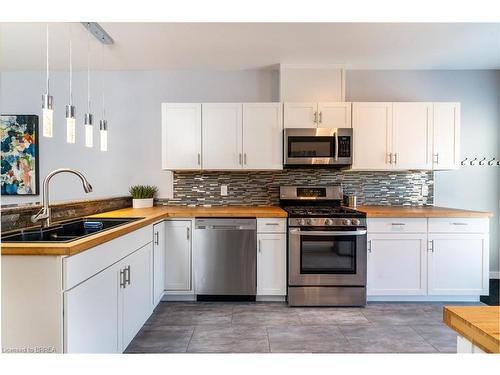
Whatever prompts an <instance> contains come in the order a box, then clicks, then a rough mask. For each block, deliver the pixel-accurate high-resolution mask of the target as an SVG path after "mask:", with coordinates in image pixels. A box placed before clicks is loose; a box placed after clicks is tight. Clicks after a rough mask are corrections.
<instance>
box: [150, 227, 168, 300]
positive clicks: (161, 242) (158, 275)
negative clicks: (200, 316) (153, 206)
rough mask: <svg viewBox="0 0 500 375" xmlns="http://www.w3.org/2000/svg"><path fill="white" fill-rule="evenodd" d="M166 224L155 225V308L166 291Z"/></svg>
mask: <svg viewBox="0 0 500 375" xmlns="http://www.w3.org/2000/svg"><path fill="white" fill-rule="evenodd" d="M165 246H166V242H165V222H161V223H158V224H155V225H153V306H156V305H157V304H158V303H159V302H160V301H161V298H162V296H163V292H164V291H165Z"/></svg>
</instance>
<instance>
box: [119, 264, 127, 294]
mask: <svg viewBox="0 0 500 375" xmlns="http://www.w3.org/2000/svg"><path fill="white" fill-rule="evenodd" d="M126 287H127V283H126V281H125V268H124V269H122V270H120V288H124V289H125V288H126Z"/></svg>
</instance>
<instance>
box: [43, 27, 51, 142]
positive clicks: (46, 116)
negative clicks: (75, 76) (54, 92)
mask: <svg viewBox="0 0 500 375" xmlns="http://www.w3.org/2000/svg"><path fill="white" fill-rule="evenodd" d="M45 37H46V48H47V51H46V55H47V91H46V93H45V94H44V95H42V118H43V120H42V135H43V136H44V137H49V138H52V133H53V127H54V126H53V124H54V110H53V109H52V105H53V98H52V96H51V95H50V93H49V24H48V23H47V26H46V31H45Z"/></svg>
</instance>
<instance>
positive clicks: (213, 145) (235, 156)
mask: <svg viewBox="0 0 500 375" xmlns="http://www.w3.org/2000/svg"><path fill="white" fill-rule="evenodd" d="M241 124H242V104H241V103H210V104H205V103H204V104H203V117H202V129H203V131H202V139H203V169H224V170H230V169H241V168H242V166H243V151H242V134H241V131H242V129H241Z"/></svg>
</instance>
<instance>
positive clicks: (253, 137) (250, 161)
mask: <svg viewBox="0 0 500 375" xmlns="http://www.w3.org/2000/svg"><path fill="white" fill-rule="evenodd" d="M242 126H243V131H242V135H243V149H242V151H243V169H254V170H255V169H256V170H267V169H283V163H282V157H283V151H282V150H283V142H282V137H283V134H282V133H283V132H282V131H283V126H282V113H281V104H280V103H244V104H243V121H242Z"/></svg>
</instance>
